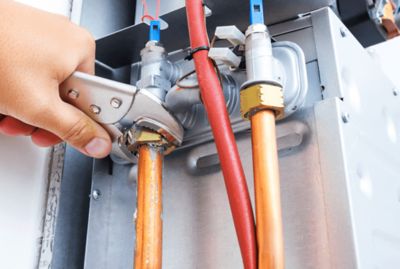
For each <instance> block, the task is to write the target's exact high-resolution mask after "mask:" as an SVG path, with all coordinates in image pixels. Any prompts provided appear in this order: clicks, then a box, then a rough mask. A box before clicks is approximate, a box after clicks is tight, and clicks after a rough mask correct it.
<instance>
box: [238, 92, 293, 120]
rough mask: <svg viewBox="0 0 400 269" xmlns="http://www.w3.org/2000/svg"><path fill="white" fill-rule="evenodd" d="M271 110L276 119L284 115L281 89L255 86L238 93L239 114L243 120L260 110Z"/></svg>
mask: <svg viewBox="0 0 400 269" xmlns="http://www.w3.org/2000/svg"><path fill="white" fill-rule="evenodd" d="M265 109H268V110H272V111H274V112H275V117H276V119H278V120H279V119H282V118H283V117H284V115H285V105H284V99H283V92H282V87H280V86H277V85H270V84H256V85H253V86H250V87H248V88H245V89H243V90H241V91H240V112H241V114H242V117H243V118H244V119H247V120H249V119H250V118H251V116H252V115H253V114H255V113H257V112H258V111H260V110H265Z"/></svg>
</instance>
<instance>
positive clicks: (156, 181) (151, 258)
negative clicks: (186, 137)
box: [134, 145, 163, 269]
mask: <svg viewBox="0 0 400 269" xmlns="http://www.w3.org/2000/svg"><path fill="white" fill-rule="evenodd" d="M162 158H163V157H162V153H161V152H160V150H159V149H157V148H154V147H151V146H149V145H143V146H141V147H140V149H139V162H138V192H137V193H138V195H137V196H138V199H137V218H136V247H135V261H134V264H135V266H134V269H161V264H162V217H161V214H162Z"/></svg>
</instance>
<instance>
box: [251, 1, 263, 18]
mask: <svg viewBox="0 0 400 269" xmlns="http://www.w3.org/2000/svg"><path fill="white" fill-rule="evenodd" d="M250 24H264V7H263V0H250Z"/></svg>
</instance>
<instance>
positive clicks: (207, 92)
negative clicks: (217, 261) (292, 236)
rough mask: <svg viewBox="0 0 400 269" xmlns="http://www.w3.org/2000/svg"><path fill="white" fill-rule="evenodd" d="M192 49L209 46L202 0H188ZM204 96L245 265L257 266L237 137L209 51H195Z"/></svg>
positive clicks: (198, 76) (251, 268)
mask: <svg viewBox="0 0 400 269" xmlns="http://www.w3.org/2000/svg"><path fill="white" fill-rule="evenodd" d="M186 10H187V20H188V25H189V35H190V43H191V47H192V49H195V48H200V47H204V46H209V40H208V36H207V30H206V25H205V18H204V10H203V5H202V0H186ZM193 58H194V62H195V67H196V73H197V79H198V82H199V85H200V92H201V97H202V100H203V103H204V107H205V109H206V111H207V115H208V120H209V122H210V125H211V129H212V131H213V135H214V139H215V144H216V146H217V150H218V155H219V159H220V162H221V168H222V173H223V175H224V179H225V186H226V189H227V193H228V198H229V204H230V207H231V211H232V216H233V221H234V224H235V228H236V234H237V237H238V240H239V245H240V250H241V253H242V259H243V264H244V268H245V269H256V268H257V249H256V233H255V224H254V217H253V211H252V208H251V203H250V196H249V191H248V189H247V183H246V179H245V176H244V172H243V167H242V164H241V161H240V158H239V152H238V149H237V146H236V142H235V137H234V135H233V131H232V127H231V125H230V121H229V116H228V112H227V110H226V104H225V98H224V95H223V92H222V88H221V85H220V82H219V80H218V77H217V74H216V72H215V69H214V65H213V63H212V61H211V60H210V59H209V58H208V51H206V50H199V51H197V52H196V53H194V55H193Z"/></svg>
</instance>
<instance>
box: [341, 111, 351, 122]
mask: <svg viewBox="0 0 400 269" xmlns="http://www.w3.org/2000/svg"><path fill="white" fill-rule="evenodd" d="M342 120H343V122H344V123H348V122H349V121H350V114H349V113H347V112H343V113H342Z"/></svg>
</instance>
